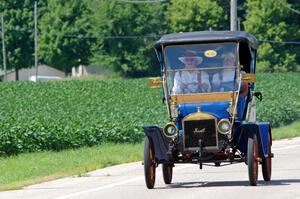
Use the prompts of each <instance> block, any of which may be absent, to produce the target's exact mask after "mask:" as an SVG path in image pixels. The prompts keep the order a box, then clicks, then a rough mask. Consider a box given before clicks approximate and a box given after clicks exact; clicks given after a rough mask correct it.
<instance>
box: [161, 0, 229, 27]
mask: <svg viewBox="0 0 300 199" xmlns="http://www.w3.org/2000/svg"><path fill="white" fill-rule="evenodd" d="M166 19H167V20H168V22H169V26H170V29H171V30H172V31H173V32H191V31H200V30H209V28H212V29H214V30H220V29H222V28H223V27H224V24H222V23H221V22H225V19H227V15H225V17H224V11H223V9H222V8H221V7H220V6H219V5H218V4H217V1H211V0H201V1H198V0H185V1H182V0H172V1H171V4H170V6H169V7H168V11H167V14H166Z"/></svg>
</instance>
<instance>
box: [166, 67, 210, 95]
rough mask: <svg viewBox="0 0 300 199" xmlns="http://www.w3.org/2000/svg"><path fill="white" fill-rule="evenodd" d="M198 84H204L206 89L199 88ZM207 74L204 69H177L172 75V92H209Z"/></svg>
mask: <svg viewBox="0 0 300 199" xmlns="http://www.w3.org/2000/svg"><path fill="white" fill-rule="evenodd" d="M200 84H206V85H207V90H201V89H200ZM210 90H211V86H210V81H209V76H208V74H207V73H206V72H204V71H177V72H176V73H175V76H174V85H173V88H172V93H173V94H187V93H199V92H209V91H210Z"/></svg>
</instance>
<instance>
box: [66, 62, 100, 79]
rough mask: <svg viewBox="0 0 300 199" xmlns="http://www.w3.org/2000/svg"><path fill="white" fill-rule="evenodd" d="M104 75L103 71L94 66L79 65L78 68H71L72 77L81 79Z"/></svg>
mask: <svg viewBox="0 0 300 199" xmlns="http://www.w3.org/2000/svg"><path fill="white" fill-rule="evenodd" d="M104 73H105V69H103V68H101V67H99V66H96V65H89V66H83V65H80V66H78V67H73V68H72V77H82V76H87V75H101V74H104Z"/></svg>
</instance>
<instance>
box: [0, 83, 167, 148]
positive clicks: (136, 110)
mask: <svg viewBox="0 0 300 199" xmlns="http://www.w3.org/2000/svg"><path fill="white" fill-rule="evenodd" d="M0 90H1V94H0V104H1V107H2V108H1V110H0V151H1V153H3V154H16V153H20V152H32V151H41V150H62V149H66V148H74V147H80V146H92V145H96V144H100V143H103V142H115V143H124V142H128V143H135V142H140V141H141V139H142V138H143V136H144V135H143V130H142V128H141V126H142V125H143V124H151V123H152V124H153V123H157V122H158V121H164V120H166V119H167V117H166V116H165V115H164V113H165V107H164V106H163V105H162V104H161V103H160V102H161V91H160V90H159V89H155V90H153V89H149V88H148V87H147V83H146V81H145V79H134V80H122V81H120V80H106V81H96V80H86V81H80V80H73V81H72V80H70V81H63V82H49V83H40V84H32V83H26V82H20V83H13V84H1V85H0ZM146 99H147V100H146Z"/></svg>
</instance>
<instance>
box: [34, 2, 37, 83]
mask: <svg viewBox="0 0 300 199" xmlns="http://www.w3.org/2000/svg"><path fill="white" fill-rule="evenodd" d="M34 66H35V82H38V30H37V2H36V1H35V2H34Z"/></svg>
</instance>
